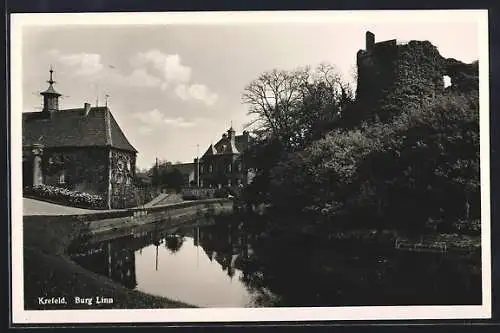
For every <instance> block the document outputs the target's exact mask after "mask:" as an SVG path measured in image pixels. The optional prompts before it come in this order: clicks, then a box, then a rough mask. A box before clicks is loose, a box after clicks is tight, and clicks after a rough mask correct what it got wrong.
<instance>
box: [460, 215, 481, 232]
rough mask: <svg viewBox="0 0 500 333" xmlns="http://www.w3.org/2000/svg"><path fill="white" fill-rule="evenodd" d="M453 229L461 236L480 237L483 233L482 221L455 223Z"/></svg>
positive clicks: (461, 220)
mask: <svg viewBox="0 0 500 333" xmlns="http://www.w3.org/2000/svg"><path fill="white" fill-rule="evenodd" d="M453 229H454V231H455V232H457V233H460V234H468V235H479V234H480V233H481V219H476V220H463V219H460V220H458V221H457V222H455V223H453Z"/></svg>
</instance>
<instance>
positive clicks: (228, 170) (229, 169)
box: [227, 163, 233, 172]
mask: <svg viewBox="0 0 500 333" xmlns="http://www.w3.org/2000/svg"><path fill="white" fill-rule="evenodd" d="M232 168H233V167H232V165H231V163H229V164H228V165H227V172H231V170H232Z"/></svg>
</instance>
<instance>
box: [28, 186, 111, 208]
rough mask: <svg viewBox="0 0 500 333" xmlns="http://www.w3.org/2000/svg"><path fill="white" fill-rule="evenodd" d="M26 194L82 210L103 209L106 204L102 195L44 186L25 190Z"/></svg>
mask: <svg viewBox="0 0 500 333" xmlns="http://www.w3.org/2000/svg"><path fill="white" fill-rule="evenodd" d="M25 194H29V195H33V196H36V197H39V198H41V199H48V200H51V201H55V202H57V203H61V204H67V205H71V206H78V207H82V208H103V207H104V204H105V202H104V198H103V197H102V196H100V195H96V194H89V193H84V192H78V191H71V190H68V189H65V188H61V187H56V186H50V185H44V184H42V185H34V186H32V187H27V188H25Z"/></svg>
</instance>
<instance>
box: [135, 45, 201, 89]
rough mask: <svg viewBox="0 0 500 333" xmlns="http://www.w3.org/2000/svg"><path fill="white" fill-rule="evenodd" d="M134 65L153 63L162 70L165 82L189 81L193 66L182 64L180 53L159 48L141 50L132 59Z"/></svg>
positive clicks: (140, 65) (157, 68)
mask: <svg viewBox="0 0 500 333" xmlns="http://www.w3.org/2000/svg"><path fill="white" fill-rule="evenodd" d="M131 64H132V66H134V67H142V66H146V65H152V66H153V67H154V68H155V69H156V70H158V71H159V72H160V74H161V75H162V76H163V79H164V80H165V83H166V84H168V83H171V82H173V83H179V82H189V80H191V73H192V69H191V67H188V66H184V65H183V64H181V57H180V56H179V55H178V54H164V53H163V52H160V51H159V50H149V51H147V52H140V53H138V54H137V55H136V56H135V57H133V58H132V59H131Z"/></svg>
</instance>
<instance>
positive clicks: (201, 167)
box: [200, 165, 203, 173]
mask: <svg viewBox="0 0 500 333" xmlns="http://www.w3.org/2000/svg"><path fill="white" fill-rule="evenodd" d="M200 173H203V165H200Z"/></svg>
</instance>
